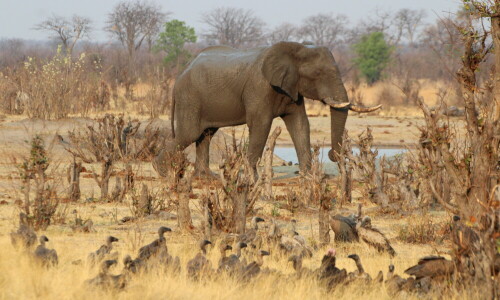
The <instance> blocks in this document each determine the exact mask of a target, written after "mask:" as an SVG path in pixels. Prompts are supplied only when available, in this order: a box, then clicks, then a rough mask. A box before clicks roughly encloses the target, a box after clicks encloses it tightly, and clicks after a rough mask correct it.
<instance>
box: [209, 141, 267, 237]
mask: <svg viewBox="0 0 500 300" xmlns="http://www.w3.org/2000/svg"><path fill="white" fill-rule="evenodd" d="M232 137H233V141H232V144H231V145H227V144H226V147H225V149H224V152H223V159H222V161H221V162H220V165H219V169H220V174H219V175H220V178H221V182H222V187H220V188H218V187H217V188H216V189H215V190H214V191H210V190H206V192H205V195H204V199H203V201H206V206H207V207H208V212H209V216H210V219H211V220H212V224H213V226H214V227H215V229H217V230H220V231H225V232H236V233H244V232H245V224H246V216H247V215H249V214H251V212H252V210H253V207H254V205H255V202H256V201H257V200H258V199H259V198H260V195H261V192H262V186H263V177H262V176H261V174H255V170H254V169H253V168H252V167H251V166H250V163H249V162H248V159H247V154H246V151H247V149H246V141H245V140H244V139H242V140H240V142H239V143H238V142H237V141H236V137H235V134H234V131H233V136H232Z"/></svg>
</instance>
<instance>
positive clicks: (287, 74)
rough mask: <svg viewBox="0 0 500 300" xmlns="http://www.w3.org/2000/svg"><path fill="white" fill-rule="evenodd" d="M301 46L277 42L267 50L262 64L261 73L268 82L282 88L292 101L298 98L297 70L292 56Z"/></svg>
mask: <svg viewBox="0 0 500 300" xmlns="http://www.w3.org/2000/svg"><path fill="white" fill-rule="evenodd" d="M301 47H303V46H302V45H300V44H299V43H291V42H280V43H277V44H275V45H274V46H271V47H270V48H269V49H268V50H267V52H266V54H265V57H264V62H263V64H262V74H264V77H265V78H266V79H267V80H268V81H269V83H270V84H271V85H272V86H275V87H279V88H280V89H281V90H283V91H284V92H285V93H286V94H287V95H288V96H290V98H292V100H293V101H294V102H297V101H298V99H299V91H298V89H297V84H298V81H299V72H298V66H297V63H296V60H295V59H294V56H295V53H296V52H297V51H299V50H300V48H301Z"/></svg>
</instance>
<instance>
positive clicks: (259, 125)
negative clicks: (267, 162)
mask: <svg viewBox="0 0 500 300" xmlns="http://www.w3.org/2000/svg"><path fill="white" fill-rule="evenodd" d="M272 122H273V119H272V117H268V118H265V117H262V116H255V118H249V121H248V128H249V141H248V162H249V163H250V165H251V166H252V167H253V168H254V169H255V168H256V166H257V161H258V160H259V158H260V157H261V156H262V152H263V151H264V147H265V146H266V142H267V137H268V136H269V131H270V130H271V124H272Z"/></svg>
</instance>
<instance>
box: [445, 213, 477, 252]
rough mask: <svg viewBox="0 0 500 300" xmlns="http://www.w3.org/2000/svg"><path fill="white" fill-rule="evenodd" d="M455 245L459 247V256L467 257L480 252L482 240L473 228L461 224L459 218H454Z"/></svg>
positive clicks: (453, 233) (452, 232)
mask: <svg viewBox="0 0 500 300" xmlns="http://www.w3.org/2000/svg"><path fill="white" fill-rule="evenodd" d="M451 235H452V240H453V244H454V245H455V246H456V247H457V252H458V253H457V256H459V257H460V256H462V255H466V256H469V255H470V254H472V253H474V252H477V251H479V248H480V245H479V243H480V240H479V236H478V235H477V233H475V232H474V230H472V228H470V227H468V226H466V225H465V224H463V223H462V222H461V219H460V217H459V216H453V227H452V231H451Z"/></svg>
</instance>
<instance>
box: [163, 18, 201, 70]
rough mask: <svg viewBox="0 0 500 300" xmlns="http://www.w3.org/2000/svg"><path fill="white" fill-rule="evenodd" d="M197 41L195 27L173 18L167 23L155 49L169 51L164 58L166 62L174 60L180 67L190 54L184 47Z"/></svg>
mask: <svg viewBox="0 0 500 300" xmlns="http://www.w3.org/2000/svg"><path fill="white" fill-rule="evenodd" d="M195 42H196V34H195V32H194V28H193V27H190V26H187V25H186V23H184V22H182V21H179V20H172V21H170V22H167V23H165V29H164V31H163V32H161V33H160V36H159V38H158V40H157V41H156V45H155V50H156V51H160V50H163V51H165V52H166V53H167V56H165V58H164V61H165V63H167V64H168V63H172V62H174V63H176V64H177V67H178V66H179V65H180V64H181V63H183V62H185V61H186V60H187V59H188V58H189V56H190V54H189V52H188V51H186V50H185V49H184V45H185V44H186V43H195ZM181 60H183V61H181Z"/></svg>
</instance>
